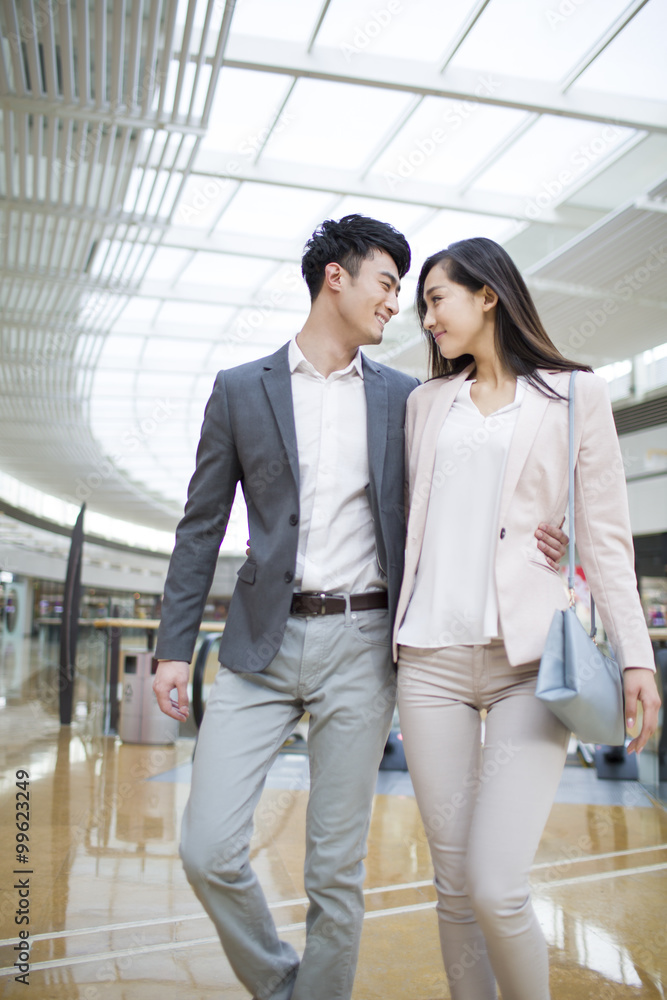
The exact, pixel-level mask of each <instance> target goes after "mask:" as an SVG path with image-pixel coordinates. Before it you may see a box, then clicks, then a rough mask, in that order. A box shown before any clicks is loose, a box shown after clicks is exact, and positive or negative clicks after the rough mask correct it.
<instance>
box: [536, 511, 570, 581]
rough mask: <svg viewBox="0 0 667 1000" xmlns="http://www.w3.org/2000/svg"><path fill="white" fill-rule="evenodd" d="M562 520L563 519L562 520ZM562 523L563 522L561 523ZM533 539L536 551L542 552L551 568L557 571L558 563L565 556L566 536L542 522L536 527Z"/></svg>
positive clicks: (567, 540) (567, 539)
mask: <svg viewBox="0 0 667 1000" xmlns="http://www.w3.org/2000/svg"><path fill="white" fill-rule="evenodd" d="M563 520H565V519H564V518H563ZM562 523H563V521H561V524H562ZM535 538H536V539H537V547H538V549H540V551H541V552H544V555H545V556H546V560H547V562H548V563H549V565H550V566H551V568H552V569H558V563H559V562H560V561H561V559H562V558H563V556H564V555H565V550H566V549H567V543H568V542H569V540H570V539H569V538H568V536H567V535H566V534H565V532H564V531H561V530H560V528H554V527H553V525H551V524H546V523H545V522H543V523H542V524H540V525H539V526H538V528H537V531H536V532H535Z"/></svg>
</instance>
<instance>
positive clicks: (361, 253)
mask: <svg viewBox="0 0 667 1000" xmlns="http://www.w3.org/2000/svg"><path fill="white" fill-rule="evenodd" d="M378 250H379V251H380V252H382V251H384V252H385V253H388V254H389V256H390V257H391V258H392V259H393V261H394V263H395V264H396V268H397V270H398V273H399V276H400V277H401V278H402V277H403V275H404V274H406V272H407V271H408V269H409V267H410V247H409V246H408V241H407V240H406V238H405V236H404V235H403V233H399V231H398V229H394V227H393V226H391V225H389V223H388V222H378V220H377V219H370V218H369V217H368V216H366V215H346V216H344V217H343V218H342V219H340V220H339V221H338V222H336V221H335V220H334V219H327V220H326V222H323V223H322V224H321V225H319V226H318V227H317V229H316V230H315V232H314V233H313V235H312V236H311V237H310V239H309V240H308V242H307V243H306V245H305V247H304V252H303V257H302V258H301V273H302V274H303V276H304V278H305V279H306V284H307V285H308V291H309V292H310V298H311V301H312V302H314V301H315V299H316V298H317V296H318V295H319V293H320V290H321V288H322V285H323V284H324V269H325V268H326V266H327V264H340V266H341V267H342V268H344V269H345V270H346V271H347V273H348V274H349V275H351V277H353V278H356V277H358V275H359V271H360V270H361V265H362V263H363V262H364V261H365V260H368V259H369V257H372V256H373V254H374V253H375V251H378Z"/></svg>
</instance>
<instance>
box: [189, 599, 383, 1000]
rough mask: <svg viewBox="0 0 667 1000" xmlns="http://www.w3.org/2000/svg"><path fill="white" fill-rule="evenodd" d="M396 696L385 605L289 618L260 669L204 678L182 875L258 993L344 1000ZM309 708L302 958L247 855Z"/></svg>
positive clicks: (281, 999) (282, 999)
mask: <svg viewBox="0 0 667 1000" xmlns="http://www.w3.org/2000/svg"><path fill="white" fill-rule="evenodd" d="M395 694H396V681H395V670H394V667H393V665H392V662H391V654H390V647H389V615H388V612H387V611H382V610H374V611H364V612H358V613H355V614H350V612H349V610H348V611H347V613H346V614H344V615H343V614H340V615H327V616H322V617H312V618H301V617H295V616H291V617H290V618H289V620H288V622H287V628H286V630H285V637H284V640H283V643H282V645H281V648H280V650H279V652H278V654H277V655H276V657H275V659H274V660H273V661H272V663H271V664H270V665H269V667H268V668H267V669H266V670H265V671H263V672H262V673H259V674H236V673H232V672H231V671H230V670H227V669H226V668H224V667H222V668H221V669H220V672H219V674H218V676H217V677H216V680H215V683H214V684H213V687H212V689H211V692H210V695H209V698H208V701H207V704H206V712H205V715H204V721H203V723H202V728H201V731H200V734H199V740H198V743H197V749H196V752H195V757H194V765H193V773H192V788H191V791H190V798H189V800H188V803H187V806H186V810H185V814H184V817H183V829H182V839H181V848H180V850H181V857H182V859H183V865H184V868H185V872H186V875H187V877H188V880H189V882H190V884H191V885H192V887H193V889H194V891H195V893H196V894H197V896H198V897H199V899H200V901H201V903H202V905H203V906H204V908H205V909H206V911H207V913H208V914H209V916H210V917H211V919H212V920H213V922H214V924H215V926H216V929H217V931H218V934H219V936H220V940H221V942H222V946H223V948H224V950H225V953H226V954H227V958H228V959H229V962H230V964H231V966H232V968H233V970H234V972H235V973H236V975H237V976H238V978H239V979H240V980H241V982H242V983H243V984H244V985H245V986H246V988H247V989H248V990H249V991H250V993H251V994H252V996H253V997H256V998H258V1000H268V998H272V1000H288V998H292V1000H314V998H317V1000H349V997H350V995H351V992H352V982H353V979H354V973H355V969H356V963H357V954H358V950H359V940H360V936H361V927H362V922H363V914H364V900H363V892H362V884H363V880H364V864H363V859H364V857H365V855H366V838H367V835H368V827H369V822H370V810H371V803H372V799H373V793H374V790H375V783H376V778H377V770H378V765H379V763H380V760H381V758H382V752H383V749H384V745H385V742H386V739H387V735H388V732H389V728H390V725H391V718H392V713H393V710H394V703H395ZM304 711H308V712H309V713H310V728H309V736H308V755H309V761H310V796H309V800H308V809H307V813H306V863H305V873H304V875H305V888H306V893H307V895H308V899H309V907H308V912H307V916H306V947H305V951H304V955H303V958H302V959H301V961H299V957H298V955H297V953H296V952H295V950H294V949H293V948H292V946H291V945H290V944H288V943H286V942H284V941H280V939H279V938H278V934H277V931H276V926H275V923H274V921H273V917H272V916H271V913H270V911H269V908H268V906H267V902H266V899H265V897H264V893H263V892H262V889H261V887H260V885H259V882H258V880H257V877H256V875H255V873H254V872H253V870H252V868H251V866H250V863H249V844H250V838H251V835H252V830H253V813H254V811H255V807H256V806H257V803H258V801H259V798H260V795H261V792H262V789H263V787H264V781H265V778H266V774H267V771H268V770H269V767H270V766H271V764H272V763H273V761H274V760H275V758H276V755H277V754H278V751H279V750H280V747H281V746H282V744H283V742H284V741H285V739H286V738H287V736H288V735H289V734H290V732H291V731H292V730H293V729H294V726H295V725H296V723H297V722H298V720H299V718H300V717H301V715H302V713H303V712H304Z"/></svg>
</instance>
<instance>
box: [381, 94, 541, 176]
mask: <svg viewBox="0 0 667 1000" xmlns="http://www.w3.org/2000/svg"><path fill="white" fill-rule="evenodd" d="M491 84H492V81H491V82H490V84H489V87H487V92H489V93H490V92H491ZM525 120H526V113H525V112H524V111H515V110H513V109H510V108H496V107H488V106H487V105H483V104H479V103H475V102H473V101H451V100H448V99H444V98H438V97H427V98H426V99H425V100H424V101H422V103H421V104H420V105H419V107H418V108H417V110H416V111H415V112H414V114H412V115H411V116H410V118H409V119H408V121H407V122H406V124H405V125H404V127H403V128H402V129H401V131H400V132H399V133H398V135H397V136H396V138H395V139H394V141H393V142H392V143H391V144H390V145H389V146H388V147H387V149H386V150H385V151H384V152H383V153H382V155H381V156H380V157H379V159H378V160H377V161H376V162H375V163H374V164H373V169H372V173H373V174H374V175H376V176H377V175H381V176H382V177H383V178H384V181H385V183H386V185H387V189H388V191H391V192H392V193H396V192H400V188H401V185H402V184H403V183H404V182H405V181H406V180H410V179H412V180H422V181H429V182H434V183H436V184H445V185H451V186H454V185H461V184H464V183H465V181H466V179H467V177H468V176H469V174H470V173H471V171H473V170H474V169H475V168H476V167H477V166H479V164H480V163H483V162H484V160H485V159H486V158H487V157H488V156H489V155H490V154H491V153H492V152H493V150H494V148H496V147H497V146H498V145H499V144H500V143H501V142H502V141H503V140H504V139H505V138H506V137H507V136H509V135H511V134H512V132H514V131H515V130H516V129H517V128H518V127H519V126H520V125H521V123H522V122H523V121H525Z"/></svg>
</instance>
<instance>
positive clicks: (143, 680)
mask: <svg viewBox="0 0 667 1000" xmlns="http://www.w3.org/2000/svg"><path fill="white" fill-rule="evenodd" d="M156 670H157V660H155V659H154V658H153V654H152V653H150V652H148V653H130V652H126V653H124V654H123V697H122V700H121V703H120V720H119V724H118V735H119V736H120V738H121V740H122V741H123V743H175V742H176V740H177V739H178V727H179V722H178V719H171V718H170V717H169V716H168V715H165V714H164V713H163V712H161V711H160V709H159V707H158V703H157V699H156V697H155V695H154V693H153V674H154V673H155V671H156Z"/></svg>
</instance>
